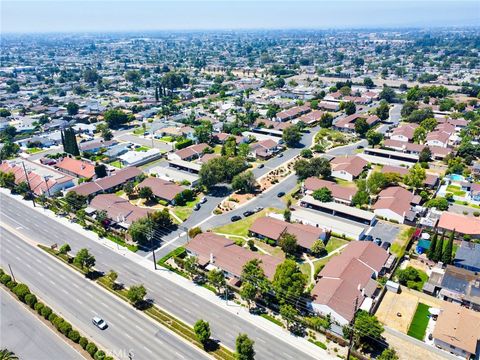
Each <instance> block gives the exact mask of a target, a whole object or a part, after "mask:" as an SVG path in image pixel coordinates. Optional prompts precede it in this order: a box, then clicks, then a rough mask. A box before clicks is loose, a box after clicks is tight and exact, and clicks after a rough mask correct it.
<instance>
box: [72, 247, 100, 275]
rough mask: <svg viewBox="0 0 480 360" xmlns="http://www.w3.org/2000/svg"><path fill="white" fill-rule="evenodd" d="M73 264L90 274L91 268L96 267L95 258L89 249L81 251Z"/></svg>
mask: <svg viewBox="0 0 480 360" xmlns="http://www.w3.org/2000/svg"><path fill="white" fill-rule="evenodd" d="M73 262H74V264H77V265H78V266H80V267H81V268H82V270H85V271H86V272H87V273H89V272H90V270H91V268H92V267H94V266H95V257H94V256H93V255H92V254H90V253H89V252H88V249H80V250H79V251H78V252H77V254H76V255H75V258H74V259H73Z"/></svg>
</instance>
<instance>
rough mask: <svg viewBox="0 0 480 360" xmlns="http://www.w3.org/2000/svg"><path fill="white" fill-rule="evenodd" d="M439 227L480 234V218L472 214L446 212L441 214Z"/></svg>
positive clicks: (463, 232) (462, 232)
mask: <svg viewBox="0 0 480 360" xmlns="http://www.w3.org/2000/svg"><path fill="white" fill-rule="evenodd" d="M438 227H439V228H441V229H446V230H451V231H453V230H455V231H457V232H459V233H461V234H468V235H480V219H478V218H475V217H472V216H466V215H460V214H454V213H450V212H444V213H443V214H442V215H441V216H440V220H439V221H438Z"/></svg>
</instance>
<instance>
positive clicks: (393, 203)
mask: <svg viewBox="0 0 480 360" xmlns="http://www.w3.org/2000/svg"><path fill="white" fill-rule="evenodd" d="M417 201H418V199H416V197H415V196H414V195H413V194H412V193H411V192H410V191H408V190H406V189H404V188H402V187H401V186H391V187H388V188H386V189H383V190H382V191H380V193H379V194H378V199H377V201H376V203H375V204H374V205H373V209H374V210H373V212H374V213H375V215H377V216H378V217H382V218H384V219H388V220H394V221H397V222H398V223H400V224H403V223H404V221H405V218H408V219H410V218H411V217H412V216H414V215H413V214H412V213H411V208H412V204H413V203H416V202H417Z"/></svg>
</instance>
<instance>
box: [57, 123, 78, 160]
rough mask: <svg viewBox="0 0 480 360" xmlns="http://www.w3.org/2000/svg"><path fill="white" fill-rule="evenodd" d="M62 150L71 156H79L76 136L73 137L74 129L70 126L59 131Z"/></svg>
mask: <svg viewBox="0 0 480 360" xmlns="http://www.w3.org/2000/svg"><path fill="white" fill-rule="evenodd" d="M61 136H62V145H63V151H64V152H66V153H67V154H71V155H73V156H79V155H80V150H79V149H78V144H77V138H76V137H75V131H74V130H73V129H72V128H66V129H64V130H62V131H61Z"/></svg>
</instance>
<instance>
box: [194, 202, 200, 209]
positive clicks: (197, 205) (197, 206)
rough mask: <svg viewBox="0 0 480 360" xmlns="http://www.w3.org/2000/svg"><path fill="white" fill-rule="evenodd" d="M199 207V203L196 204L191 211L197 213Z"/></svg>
mask: <svg viewBox="0 0 480 360" xmlns="http://www.w3.org/2000/svg"><path fill="white" fill-rule="evenodd" d="M200 208H201V206H200V204H199V203H196V204H195V206H194V207H193V210H195V211H198V210H200Z"/></svg>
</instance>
